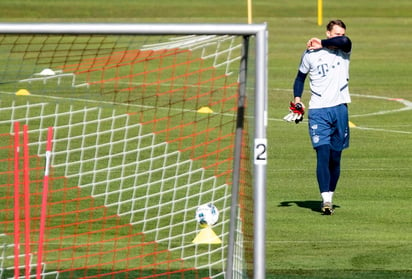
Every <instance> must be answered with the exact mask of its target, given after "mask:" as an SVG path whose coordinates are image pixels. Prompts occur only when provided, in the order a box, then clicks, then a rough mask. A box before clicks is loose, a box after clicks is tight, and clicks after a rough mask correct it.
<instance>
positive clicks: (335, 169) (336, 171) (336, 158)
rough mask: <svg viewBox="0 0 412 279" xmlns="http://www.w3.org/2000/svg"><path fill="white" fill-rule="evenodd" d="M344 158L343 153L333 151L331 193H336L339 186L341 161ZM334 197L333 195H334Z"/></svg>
mask: <svg viewBox="0 0 412 279" xmlns="http://www.w3.org/2000/svg"><path fill="white" fill-rule="evenodd" d="M341 157H342V151H336V150H333V149H331V150H330V156H329V174H330V182H329V192H332V193H334V192H335V190H336V185H337V184H338V180H339V176H340V161H341ZM332 195H333V194H332Z"/></svg>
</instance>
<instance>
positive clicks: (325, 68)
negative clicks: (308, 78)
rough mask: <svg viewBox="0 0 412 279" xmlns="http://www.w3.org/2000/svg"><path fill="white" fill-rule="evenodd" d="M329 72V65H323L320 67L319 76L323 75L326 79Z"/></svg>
mask: <svg viewBox="0 0 412 279" xmlns="http://www.w3.org/2000/svg"><path fill="white" fill-rule="evenodd" d="M328 71H329V68H328V64H321V65H319V66H318V74H319V75H322V77H325V76H326V73H327V72H328Z"/></svg>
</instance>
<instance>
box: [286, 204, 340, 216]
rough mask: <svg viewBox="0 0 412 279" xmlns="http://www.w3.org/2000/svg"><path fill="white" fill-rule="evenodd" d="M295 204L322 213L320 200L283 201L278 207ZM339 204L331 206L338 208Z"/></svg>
mask: <svg viewBox="0 0 412 279" xmlns="http://www.w3.org/2000/svg"><path fill="white" fill-rule="evenodd" d="M293 204H294V205H297V206H299V207H302V208H306V209H310V210H312V211H314V212H319V213H322V211H321V209H320V208H321V202H320V201H283V202H281V203H280V204H279V207H290V206H293ZM339 207H340V206H339V205H333V208H339Z"/></svg>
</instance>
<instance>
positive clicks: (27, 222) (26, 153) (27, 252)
mask: <svg viewBox="0 0 412 279" xmlns="http://www.w3.org/2000/svg"><path fill="white" fill-rule="evenodd" d="M28 129H29V128H28V125H23V185H24V239H25V241H24V242H25V249H24V255H25V257H24V270H25V278H26V279H28V278H30V253H31V252H30V181H29V133H28Z"/></svg>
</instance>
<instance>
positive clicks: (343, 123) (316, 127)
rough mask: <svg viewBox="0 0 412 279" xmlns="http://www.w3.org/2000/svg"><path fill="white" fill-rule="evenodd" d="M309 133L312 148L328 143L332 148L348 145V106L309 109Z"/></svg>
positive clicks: (339, 148)
mask: <svg viewBox="0 0 412 279" xmlns="http://www.w3.org/2000/svg"><path fill="white" fill-rule="evenodd" d="M308 118H309V135H310V139H311V141H312V146H313V148H316V147H318V146H321V145H325V144H328V145H330V146H331V148H332V149H333V150H336V151H342V150H343V149H345V148H348V147H349V137H350V134H349V116H348V106H347V105H346V104H341V105H338V106H335V107H330V108H320V109H309V117H308Z"/></svg>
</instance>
